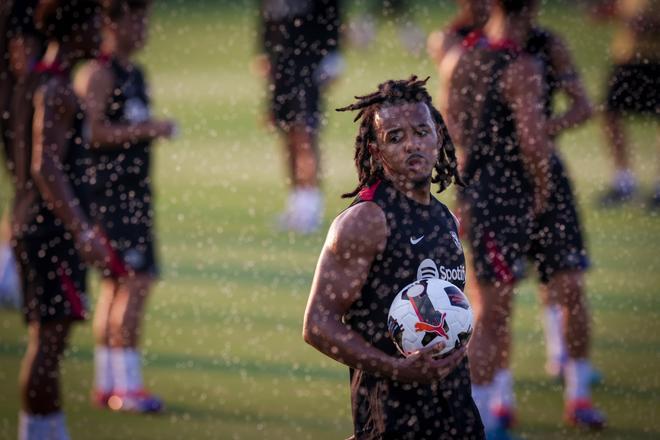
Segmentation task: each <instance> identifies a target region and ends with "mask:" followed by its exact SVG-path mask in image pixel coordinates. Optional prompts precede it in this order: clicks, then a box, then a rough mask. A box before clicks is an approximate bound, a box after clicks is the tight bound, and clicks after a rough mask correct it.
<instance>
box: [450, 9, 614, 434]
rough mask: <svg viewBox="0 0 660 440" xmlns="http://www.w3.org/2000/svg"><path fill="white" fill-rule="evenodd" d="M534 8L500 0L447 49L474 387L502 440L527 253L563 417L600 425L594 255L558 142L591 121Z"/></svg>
mask: <svg viewBox="0 0 660 440" xmlns="http://www.w3.org/2000/svg"><path fill="white" fill-rule="evenodd" d="M536 13H537V4H536V2H534V1H533V0H532V1H525V0H498V1H495V2H494V5H493V11H492V14H491V17H490V19H489V20H488V22H487V23H486V25H485V26H484V28H483V31H475V32H472V33H470V34H468V36H467V37H466V38H465V39H464V40H463V42H462V46H461V47H460V48H458V53H456V54H455V55H454V56H453V58H450V57H451V55H449V56H447V57H446V58H447V59H448V61H447V62H448V63H449V64H450V65H449V66H447V67H446V69H447V70H446V72H448V73H449V74H450V78H449V87H448V89H447V92H446V93H447V96H448V101H447V102H448V105H447V109H448V115H447V119H448V120H449V121H450V123H449V124H448V125H449V127H450V129H451V130H452V136H454V137H455V138H456V141H457V144H458V145H459V146H460V147H461V148H462V149H463V154H464V156H465V157H464V159H463V161H462V163H463V166H462V169H463V173H464V174H463V175H464V177H465V178H466V179H467V183H468V187H467V188H466V189H465V190H464V191H462V193H461V197H460V199H461V201H460V203H461V208H462V209H461V214H462V221H463V224H464V225H465V229H466V232H467V234H468V237H469V241H470V244H471V246H472V251H473V252H472V255H473V267H474V271H475V274H476V277H477V284H478V289H475V290H473V291H472V293H473V294H474V298H473V304H474V305H475V310H476V317H477V323H476V327H475V334H474V336H473V339H472V341H471V345H470V356H471V360H472V366H471V367H472V376H473V392H474V398H475V401H476V402H477V405H478V406H479V407H480V411H481V415H482V418H483V420H484V425H485V426H486V430H487V432H488V433H489V434H490V435H491V436H493V437H494V438H498V436H499V438H506V437H507V436H508V433H507V431H508V429H509V428H510V427H511V422H512V418H513V403H514V402H513V390H512V378H511V374H510V373H509V371H508V368H509V360H510V354H511V333H510V314H511V301H512V296H513V291H514V287H515V285H516V284H517V282H518V281H519V280H520V279H522V277H524V275H525V272H526V269H525V267H526V260H531V261H532V262H533V264H534V266H535V268H536V270H537V271H538V273H539V276H540V279H541V282H542V284H543V287H542V291H543V293H544V295H543V296H544V297H545V298H547V302H548V304H558V305H560V306H561V308H562V312H561V317H562V318H561V328H562V336H563V340H564V341H565V342H566V345H567V347H566V350H567V352H568V359H567V360H566V362H565V366H564V369H565V373H564V378H565V382H566V390H565V416H566V420H567V422H569V423H571V424H578V425H582V426H587V427H590V428H599V427H601V426H603V424H604V417H603V416H602V414H600V412H598V411H597V410H596V409H595V408H594V407H593V405H592V403H591V400H590V382H591V375H592V369H591V365H590V362H589V360H588V355H589V344H590V331H589V313H588V310H587V306H586V300H585V293H584V270H585V269H586V268H587V267H588V259H587V254H586V249H585V247H584V242H583V237H582V232H581V228H580V223H579V218H578V214H577V209H576V206H575V201H574V197H573V193H572V188H571V184H570V181H569V179H568V176H567V174H566V171H565V169H564V166H563V163H562V160H561V158H560V156H559V154H558V152H557V151H556V148H555V146H554V144H553V139H554V137H555V136H556V135H557V134H558V133H559V132H560V131H561V130H563V129H565V128H568V127H571V126H573V125H575V124H578V123H580V122H582V121H584V120H585V119H586V118H588V117H589V113H590V107H589V103H588V100H587V99H586V94H585V93H584V89H583V87H582V85H581V83H580V81H579V79H578V77H577V73H576V71H575V69H574V67H573V65H572V62H571V61H570V57H568V52H567V51H566V49H565V46H564V44H563V43H562V42H561V40H559V39H558V38H557V37H556V36H555V35H553V34H551V33H549V32H547V31H544V30H542V29H539V28H537V27H535V26H534V22H535V16H536ZM539 61H541V62H539ZM553 89H554V90H559V89H561V90H563V91H564V92H565V93H566V94H567V95H568V96H569V99H570V100H571V101H572V105H571V106H570V107H569V110H568V111H567V112H565V113H562V114H558V115H554V114H552V107H551V98H552V94H553ZM555 325H556V323H555Z"/></svg>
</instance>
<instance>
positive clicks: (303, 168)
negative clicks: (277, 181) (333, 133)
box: [281, 124, 323, 233]
mask: <svg viewBox="0 0 660 440" xmlns="http://www.w3.org/2000/svg"><path fill="white" fill-rule="evenodd" d="M284 137H285V145H286V157H287V162H288V165H289V175H290V179H291V191H290V192H289V197H288V200H287V207H286V211H285V213H284V216H283V218H282V223H281V226H282V227H284V228H286V229H291V230H294V231H296V232H302V233H308V232H313V231H315V230H316V229H317V228H318V227H319V226H320V222H321V215H322V213H323V195H322V194H321V190H320V188H319V166H320V152H319V147H318V142H317V138H318V136H317V134H316V129H315V128H312V127H308V126H306V125H305V124H294V125H291V126H290V127H287V128H285V129H284Z"/></svg>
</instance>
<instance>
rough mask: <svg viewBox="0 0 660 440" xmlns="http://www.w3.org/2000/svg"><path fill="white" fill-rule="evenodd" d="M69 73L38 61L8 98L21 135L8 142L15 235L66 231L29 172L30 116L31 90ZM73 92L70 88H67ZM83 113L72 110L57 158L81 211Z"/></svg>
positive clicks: (84, 204)
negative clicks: (63, 148)
mask: <svg viewBox="0 0 660 440" xmlns="http://www.w3.org/2000/svg"><path fill="white" fill-rule="evenodd" d="M62 75H69V72H68V71H62V70H61V69H60V68H59V67H58V66H56V65H45V64H42V63H38V64H37V65H36V66H35V68H34V71H33V72H32V73H31V77H30V78H29V79H28V81H27V82H26V88H25V89H21V90H20V91H17V93H20V96H19V98H20V99H17V100H15V101H14V102H12V110H16V116H17V119H20V120H13V121H12V125H13V126H15V127H19V126H20V130H16V133H17V134H18V133H20V136H21V139H20V140H15V141H14V142H12V149H13V155H12V156H13V159H14V161H15V167H16V168H15V175H14V176H13V177H14V181H15V185H16V186H15V194H14V202H13V206H12V234H13V236H14V238H17V239H29V238H36V239H43V238H44V237H52V236H57V235H62V234H64V233H65V232H66V229H65V227H64V224H63V223H62V221H61V220H60V219H59V218H58V217H57V216H56V215H55V214H54V213H53V211H52V210H51V209H50V208H49V207H48V204H47V203H46V201H45V200H44V199H43V198H42V196H41V193H40V192H39V189H38V188H37V186H36V184H35V182H34V179H33V178H32V174H31V169H30V168H31V163H32V120H33V118H34V104H33V98H34V92H35V91H36V90H38V89H39V87H43V86H44V85H45V84H46V83H47V82H48V80H49V79H51V78H52V77H54V76H62ZM71 93H73V91H72V92H71ZM84 123H85V115H84V112H83V111H82V109H81V108H80V106H79V107H78V110H77V111H76V113H75V116H74V120H73V126H72V129H71V130H70V132H69V141H68V147H67V149H66V152H65V154H64V157H62V158H60V160H61V163H62V170H63V172H64V174H65V175H66V176H67V178H68V180H69V185H70V186H71V189H72V190H73V195H74V197H75V199H76V203H78V204H79V205H80V207H81V208H82V209H83V211H84V212H85V213H88V207H89V174H88V171H89V168H90V166H91V158H90V155H89V149H88V148H87V144H86V142H85V141H84V138H83V126H84Z"/></svg>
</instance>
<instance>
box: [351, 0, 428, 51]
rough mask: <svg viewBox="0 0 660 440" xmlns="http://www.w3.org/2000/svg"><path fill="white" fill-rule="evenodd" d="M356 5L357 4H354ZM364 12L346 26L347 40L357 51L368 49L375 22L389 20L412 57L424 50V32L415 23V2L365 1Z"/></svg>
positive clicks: (398, 0)
mask: <svg viewBox="0 0 660 440" xmlns="http://www.w3.org/2000/svg"><path fill="white" fill-rule="evenodd" d="M356 3H358V2H356ZM362 3H363V4H364V3H366V11H365V12H363V13H361V14H358V16H357V17H356V18H355V19H354V20H352V21H351V22H350V23H349V25H348V38H349V40H350V42H351V44H352V45H353V46H355V47H357V48H358V49H366V48H368V47H370V46H371V45H372V43H373V41H374V39H375V38H376V21H377V20H378V19H381V20H389V21H391V22H393V23H394V24H395V25H396V26H397V28H398V33H399V40H400V41H401V44H402V45H403V47H404V48H405V49H406V50H407V51H408V52H409V53H411V54H413V55H419V54H420V53H421V52H422V51H423V49H424V32H423V31H422V30H421V28H420V27H419V26H418V25H417V23H415V17H414V15H415V14H414V11H413V10H412V6H413V5H414V3H415V2H412V1H409V0H367V1H366V2H362Z"/></svg>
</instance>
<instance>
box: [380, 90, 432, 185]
mask: <svg viewBox="0 0 660 440" xmlns="http://www.w3.org/2000/svg"><path fill="white" fill-rule="evenodd" d="M374 123H375V127H376V136H377V145H375V146H371V150H372V155H373V156H374V158H375V159H376V160H378V161H379V162H380V163H381V164H382V166H383V169H384V171H385V174H386V175H387V176H388V178H390V179H392V180H398V181H399V183H403V184H412V186H419V185H424V184H428V183H429V181H430V179H431V173H432V172H433V167H434V165H435V163H436V161H437V158H438V149H439V139H438V136H439V135H438V131H437V129H436V125H435V123H434V122H433V117H432V116H431V112H430V111H429V108H428V107H427V106H426V104H424V103H405V104H397V105H392V106H387V107H382V108H381V109H379V110H378V111H377V112H376V114H375V119H374Z"/></svg>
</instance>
